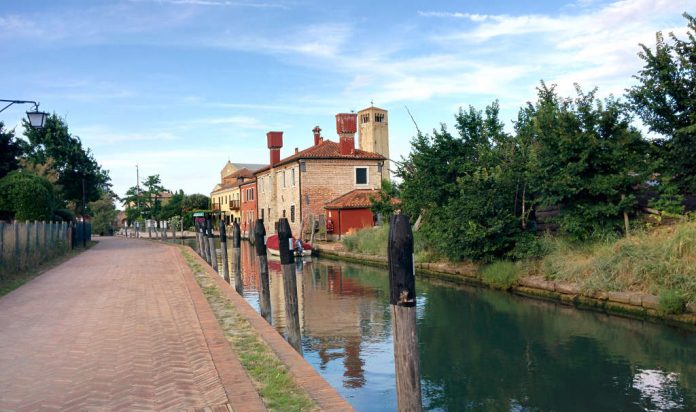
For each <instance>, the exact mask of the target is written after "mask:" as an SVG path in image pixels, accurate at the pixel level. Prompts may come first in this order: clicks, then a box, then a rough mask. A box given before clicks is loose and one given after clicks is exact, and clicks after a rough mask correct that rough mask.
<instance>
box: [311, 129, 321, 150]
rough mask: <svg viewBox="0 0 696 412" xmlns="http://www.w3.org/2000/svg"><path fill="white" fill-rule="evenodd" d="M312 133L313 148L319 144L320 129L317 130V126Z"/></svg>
mask: <svg viewBox="0 0 696 412" xmlns="http://www.w3.org/2000/svg"><path fill="white" fill-rule="evenodd" d="M312 132H314V146H316V145H318V144H319V143H321V129H320V128H319V126H314V129H312Z"/></svg>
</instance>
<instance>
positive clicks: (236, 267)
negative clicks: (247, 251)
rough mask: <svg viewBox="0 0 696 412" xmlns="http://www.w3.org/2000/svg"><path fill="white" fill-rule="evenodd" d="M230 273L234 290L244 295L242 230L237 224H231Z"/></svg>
mask: <svg viewBox="0 0 696 412" xmlns="http://www.w3.org/2000/svg"><path fill="white" fill-rule="evenodd" d="M232 272H234V290H236V291H237V293H239V294H240V295H242V294H244V283H242V230H241V228H240V227H239V223H237V222H236V221H235V222H234V223H232Z"/></svg>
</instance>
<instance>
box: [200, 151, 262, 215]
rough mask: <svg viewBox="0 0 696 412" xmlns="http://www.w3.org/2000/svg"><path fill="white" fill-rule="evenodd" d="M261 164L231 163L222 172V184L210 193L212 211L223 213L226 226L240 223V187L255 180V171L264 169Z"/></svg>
mask: <svg viewBox="0 0 696 412" xmlns="http://www.w3.org/2000/svg"><path fill="white" fill-rule="evenodd" d="M263 166H264V165H261V164H247V163H232V162H230V161H228V162H227V164H225V166H224V167H223V168H222V170H221V171H220V183H218V184H217V185H215V187H214V188H213V190H212V192H210V203H211V209H212V210H214V211H219V212H221V213H222V215H221V218H222V219H224V221H225V223H226V224H228V225H229V224H231V223H232V222H234V221H235V220H236V221H237V222H239V221H240V218H241V211H240V210H241V209H240V208H241V204H240V190H239V186H240V185H241V184H242V183H244V182H245V181H248V180H252V179H254V173H253V172H254V171H256V170H257V169H259V168H261V167H263Z"/></svg>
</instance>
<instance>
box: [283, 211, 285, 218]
mask: <svg viewBox="0 0 696 412" xmlns="http://www.w3.org/2000/svg"><path fill="white" fill-rule="evenodd" d="M283 217H285V209H283Z"/></svg>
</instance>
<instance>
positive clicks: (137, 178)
mask: <svg viewBox="0 0 696 412" xmlns="http://www.w3.org/2000/svg"><path fill="white" fill-rule="evenodd" d="M135 188H136V190H137V193H136V195H135V202H136V204H137V206H138V209H140V170H139V169H138V165H137V164H136V165H135Z"/></svg>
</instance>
